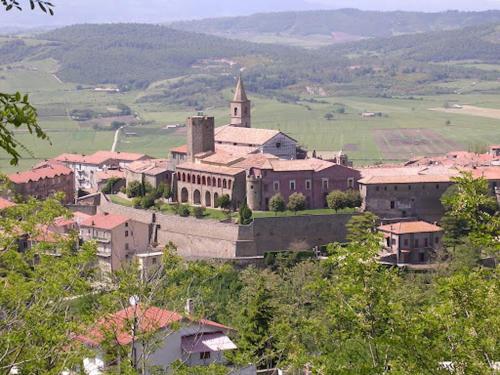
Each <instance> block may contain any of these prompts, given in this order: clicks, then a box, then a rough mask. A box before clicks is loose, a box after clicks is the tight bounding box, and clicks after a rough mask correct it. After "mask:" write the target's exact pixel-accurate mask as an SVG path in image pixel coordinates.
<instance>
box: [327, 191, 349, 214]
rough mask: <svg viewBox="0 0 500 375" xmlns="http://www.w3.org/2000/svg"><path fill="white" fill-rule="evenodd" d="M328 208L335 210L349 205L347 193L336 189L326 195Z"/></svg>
mask: <svg viewBox="0 0 500 375" xmlns="http://www.w3.org/2000/svg"><path fill="white" fill-rule="evenodd" d="M326 203H327V204H328V208H330V209H332V210H335V212H337V211H338V210H342V209H343V208H346V207H347V194H346V193H344V192H343V191H340V190H334V191H332V192H330V194H328V196H327V197H326Z"/></svg>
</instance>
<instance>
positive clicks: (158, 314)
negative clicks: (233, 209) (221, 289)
mask: <svg viewBox="0 0 500 375" xmlns="http://www.w3.org/2000/svg"><path fill="white" fill-rule="evenodd" d="M134 317H135V318H136V319H137V329H138V331H139V332H142V333H144V332H155V331H157V330H159V329H162V328H165V327H167V326H169V325H171V324H172V323H176V322H181V321H184V320H186V321H192V322H198V323H200V324H202V325H209V326H213V327H216V328H221V329H225V330H229V329H231V328H229V327H226V326H224V325H222V324H219V323H216V322H212V321H210V320H205V319H202V320H199V321H196V320H193V319H191V318H184V317H183V316H182V315H181V314H179V313H176V312H174V311H169V310H164V309H160V308H158V307H148V308H146V309H144V308H143V307H142V306H141V305H140V304H139V305H137V306H136V307H132V306H129V307H127V308H125V309H123V310H120V311H118V312H116V313H114V314H110V315H108V316H107V317H105V318H103V319H101V320H99V321H98V322H97V324H96V325H95V326H94V327H93V328H91V329H90V330H89V331H88V332H87V333H86V334H84V335H79V336H76V337H75V339H76V340H78V341H80V342H83V343H84V344H87V345H90V346H98V345H99V344H100V343H101V342H103V341H104V339H105V337H109V335H111V337H113V338H114V339H115V340H116V342H117V343H118V344H119V345H128V344H130V343H131V342H132V335H131V327H132V322H133V320H134Z"/></svg>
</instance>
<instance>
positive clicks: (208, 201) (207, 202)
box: [205, 191, 212, 207]
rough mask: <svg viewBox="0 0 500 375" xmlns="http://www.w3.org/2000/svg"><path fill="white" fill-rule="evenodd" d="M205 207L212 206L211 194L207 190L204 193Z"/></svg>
mask: <svg viewBox="0 0 500 375" xmlns="http://www.w3.org/2000/svg"><path fill="white" fill-rule="evenodd" d="M205 207H212V196H211V195H210V192H209V191H207V192H206V193H205Z"/></svg>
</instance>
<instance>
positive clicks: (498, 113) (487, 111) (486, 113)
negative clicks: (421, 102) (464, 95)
mask: <svg viewBox="0 0 500 375" xmlns="http://www.w3.org/2000/svg"><path fill="white" fill-rule="evenodd" d="M431 111H438V112H444V113H454V114H458V115H468V116H478V117H487V118H493V119H496V120H500V109H493V108H481V107H475V106H472V105H464V106H462V108H431Z"/></svg>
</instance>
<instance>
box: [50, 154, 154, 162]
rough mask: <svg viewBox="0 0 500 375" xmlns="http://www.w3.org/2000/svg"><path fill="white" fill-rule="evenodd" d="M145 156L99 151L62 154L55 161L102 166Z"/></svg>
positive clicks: (144, 156) (145, 156)
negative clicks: (85, 153) (115, 161)
mask: <svg viewBox="0 0 500 375" xmlns="http://www.w3.org/2000/svg"><path fill="white" fill-rule="evenodd" d="M147 157H148V156H147V155H145V154H136V153H130V152H112V151H97V152H95V153H94V154H92V155H87V156H85V155H80V154H61V155H59V156H57V157H56V158H54V159H53V160H56V161H60V162H69V163H80V164H92V165H102V164H104V163H106V162H107V161H109V160H117V161H129V162H131V161H135V160H141V159H144V158H147Z"/></svg>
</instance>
